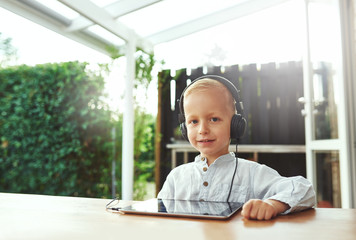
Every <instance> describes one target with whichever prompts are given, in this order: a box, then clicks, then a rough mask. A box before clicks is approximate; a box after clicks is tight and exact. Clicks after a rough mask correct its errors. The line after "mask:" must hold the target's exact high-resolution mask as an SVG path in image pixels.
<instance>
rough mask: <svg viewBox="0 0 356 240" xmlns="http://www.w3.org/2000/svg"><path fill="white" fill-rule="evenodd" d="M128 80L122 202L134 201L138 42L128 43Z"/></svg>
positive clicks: (123, 149) (123, 136)
mask: <svg viewBox="0 0 356 240" xmlns="http://www.w3.org/2000/svg"><path fill="white" fill-rule="evenodd" d="M126 47H127V48H126V78H125V97H124V113H123V124H122V198H121V199H122V200H132V199H133V180H134V176H133V173H134V159H133V158H134V157H133V155H134V154H133V153H134V101H133V88H134V84H133V82H134V78H135V52H136V40H135V38H134V37H132V38H131V39H130V41H127V42H126Z"/></svg>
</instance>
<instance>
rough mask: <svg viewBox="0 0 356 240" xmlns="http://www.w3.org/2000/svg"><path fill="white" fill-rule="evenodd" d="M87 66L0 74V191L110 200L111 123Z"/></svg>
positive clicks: (22, 68) (2, 71)
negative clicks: (107, 198)
mask: <svg viewBox="0 0 356 240" xmlns="http://www.w3.org/2000/svg"><path fill="white" fill-rule="evenodd" d="M86 66H87V65H86V64H84V63H78V62H69V63H56V64H45V65H37V66H34V67H30V66H18V67H11V68H6V69H0V137H1V139H0V144H1V146H0V191H2V192H21V193H40V194H51V195H72V196H87V197H100V196H110V192H111V190H110V185H111V173H110V168H111V159H112V147H113V146H112V143H111V129H112V126H113V123H112V122H111V120H110V112H109V111H108V110H107V107H106V105H105V104H104V103H103V101H102V99H101V98H102V96H103V89H104V80H103V78H102V77H101V76H98V75H96V74H93V73H91V72H89V71H87V69H86Z"/></svg>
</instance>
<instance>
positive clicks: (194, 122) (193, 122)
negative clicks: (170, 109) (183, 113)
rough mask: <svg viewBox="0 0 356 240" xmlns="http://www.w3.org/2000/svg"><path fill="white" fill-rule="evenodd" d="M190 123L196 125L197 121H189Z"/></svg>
mask: <svg viewBox="0 0 356 240" xmlns="http://www.w3.org/2000/svg"><path fill="white" fill-rule="evenodd" d="M190 123H192V124H197V123H198V121H197V120H191V121H190Z"/></svg>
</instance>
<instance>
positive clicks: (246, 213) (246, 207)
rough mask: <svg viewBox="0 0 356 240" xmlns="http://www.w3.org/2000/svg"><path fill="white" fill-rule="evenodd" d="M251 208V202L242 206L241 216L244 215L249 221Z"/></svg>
mask: <svg viewBox="0 0 356 240" xmlns="http://www.w3.org/2000/svg"><path fill="white" fill-rule="evenodd" d="M251 207H252V204H251V202H247V203H245V204H244V205H243V206H242V211H241V215H242V216H243V217H244V218H247V219H249V218H250V211H251Z"/></svg>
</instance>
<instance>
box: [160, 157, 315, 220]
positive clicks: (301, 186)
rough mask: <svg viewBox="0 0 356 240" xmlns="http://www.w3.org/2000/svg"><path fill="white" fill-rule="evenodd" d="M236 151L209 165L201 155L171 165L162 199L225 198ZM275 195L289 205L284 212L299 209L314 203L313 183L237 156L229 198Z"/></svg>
mask: <svg viewBox="0 0 356 240" xmlns="http://www.w3.org/2000/svg"><path fill="white" fill-rule="evenodd" d="M235 159H236V158H235V154H234V153H228V154H225V155H223V156H220V157H219V158H218V159H216V160H215V162H214V163H213V164H211V165H210V166H208V164H207V161H206V159H205V158H201V156H200V155H198V156H197V157H195V161H194V162H191V163H187V164H183V165H180V166H178V167H176V168H175V169H173V170H172V171H171V172H170V173H169V175H168V176H167V179H166V181H165V183H164V185H163V187H162V189H161V191H160V192H159V193H158V196H157V197H158V198H161V199H179V200H205V201H220V202H225V201H227V197H228V194H229V191H230V186H231V181H232V178H233V174H234V170H235V164H236V160H235ZM249 199H262V200H265V199H274V200H278V201H281V202H284V203H286V204H288V205H289V206H290V208H289V209H288V210H287V211H286V212H285V214H286V213H289V212H295V211H301V210H303V209H306V208H310V207H313V206H314V205H315V192H314V189H313V186H312V184H311V183H310V182H309V181H308V180H307V179H305V178H303V177H301V176H297V177H282V176H280V175H279V174H278V172H277V171H275V170H274V169H272V168H270V167H267V166H266V165H262V164H259V163H256V162H252V161H248V160H245V159H241V158H239V159H238V165H237V171H236V174H235V178H234V182H233V185H232V189H231V195H230V197H229V202H242V203H244V202H247V201H248V200H249Z"/></svg>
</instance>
